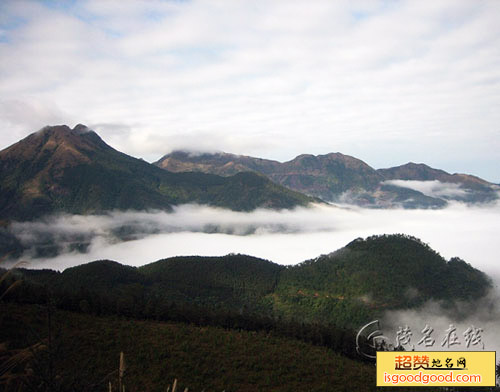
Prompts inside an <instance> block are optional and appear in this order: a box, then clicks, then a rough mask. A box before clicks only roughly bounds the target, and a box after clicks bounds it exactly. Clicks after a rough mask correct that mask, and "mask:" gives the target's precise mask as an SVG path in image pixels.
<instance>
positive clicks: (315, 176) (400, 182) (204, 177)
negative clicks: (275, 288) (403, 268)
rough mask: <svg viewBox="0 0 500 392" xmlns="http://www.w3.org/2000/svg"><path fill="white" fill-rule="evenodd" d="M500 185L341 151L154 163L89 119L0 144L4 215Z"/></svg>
mask: <svg viewBox="0 0 500 392" xmlns="http://www.w3.org/2000/svg"><path fill="white" fill-rule="evenodd" d="M161 169H166V170H161ZM499 191H500V186H498V185H495V184H491V183H489V182H487V181H484V180H482V179H480V178H477V177H474V176H470V175H466V174H449V173H446V172H444V171H442V170H437V169H433V168H430V167H428V166H426V165H423V164H414V163H408V164H406V165H403V166H399V167H394V168H389V169H380V170H375V169H373V168H372V167H370V166H369V165H367V164H366V163H365V162H363V161H361V160H359V159H356V158H353V157H350V156H347V155H343V154H340V153H331V154H327V155H318V156H314V155H299V156H298V157H296V158H295V159H293V160H291V161H288V162H284V163H280V162H277V161H272V160H266V159H260V158H253V157H248V156H238V155H233V154H226V153H218V154H191V153H188V152H182V151H177V152H173V153H171V154H168V155H165V156H164V157H163V158H161V159H160V160H159V161H158V162H156V163H154V164H150V163H147V162H145V161H143V160H140V159H136V158H133V157H131V156H128V155H126V154H123V153H121V152H119V151H117V150H115V149H113V148H112V147H110V146H109V145H107V144H106V143H105V142H104V141H103V140H102V139H101V138H100V137H99V136H98V135H97V134H96V133H95V132H94V131H92V130H90V129H89V128H87V127H86V126H84V125H81V124H79V125H77V126H76V127H75V128H73V129H70V128H69V127H67V126H66V125H60V126H48V127H45V128H43V129H41V130H40V131H38V132H35V133H33V134H31V135H29V136H28V137H26V138H24V139H23V140H21V141H19V142H17V143H16V144H14V145H12V146H10V147H8V148H6V149H5V150H3V151H0V221H2V220H3V221H10V220H32V219H35V218H37V217H40V216H43V215H47V214H52V213H59V212H65V213H76V214H90V213H103V212H105V211H109V210H115V209H116V210H128V209H130V210H148V209H161V210H170V209H171V208H172V206H174V205H180V204H185V203H198V204H207V205H211V206H218V207H223V208H229V209H232V210H239V211H250V210H253V209H255V208H258V207H263V208H274V209H282V208H293V207H296V206H305V205H307V204H308V203H311V202H321V201H322V200H325V201H328V202H336V203H346V204H356V205H361V206H368V207H379V208H385V207H404V208H440V207H444V206H445V205H446V204H447V202H448V201H450V200H459V201H464V202H468V203H480V202H488V201H492V200H495V199H497V198H498V193H499ZM0 223H1V222H0Z"/></svg>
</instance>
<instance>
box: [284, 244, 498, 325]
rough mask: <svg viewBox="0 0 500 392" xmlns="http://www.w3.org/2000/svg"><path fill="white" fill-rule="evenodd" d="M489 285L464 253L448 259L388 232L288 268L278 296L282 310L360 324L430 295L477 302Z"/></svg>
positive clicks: (429, 297)
mask: <svg viewBox="0 0 500 392" xmlns="http://www.w3.org/2000/svg"><path fill="white" fill-rule="evenodd" d="M490 287H491V282H490V280H489V278H488V277H487V276H486V275H485V274H484V273H482V272H481V271H479V270H477V269H475V268H473V267H472V266H470V265H469V264H467V263H466V262H464V261H463V260H461V259H459V258H453V259H451V260H449V261H446V260H445V259H444V258H443V257H442V256H440V255H439V254H438V253H436V252H435V251H434V250H432V249H431V248H430V247H429V246H428V245H426V244H424V243H422V242H421V241H420V240H418V239H416V238H414V237H410V236H405V235H383V236H373V237H369V238H367V239H366V240H363V239H357V240H354V241H352V242H351V243H349V244H348V245H347V246H345V247H344V248H342V249H340V250H338V251H336V252H334V253H331V254H329V255H324V256H320V257H318V258H316V259H314V260H308V261H305V262H303V263H301V264H299V265H296V266H292V267H288V268H286V269H285V270H283V271H282V273H281V274H280V279H279V283H278V286H277V288H276V290H275V295H274V300H275V309H276V310H277V311H278V313H279V312H281V313H283V314H287V315H290V316H292V315H293V316H295V317H302V318H303V319H305V320H312V319H316V320H323V321H329V322H335V323H337V324H339V325H355V324H356V323H361V322H363V320H367V317H369V316H370V315H371V316H375V315H380V314H381V312H383V311H384V310H387V309H402V308H403V309H404V308H411V307H416V306H419V305H422V304H423V303H424V302H425V301H428V300H430V299H434V300H441V301H444V302H445V303H452V302H454V301H459V300H464V301H474V300H476V299H478V298H481V297H482V296H484V295H485V294H486V293H487V291H488V290H489V288H490Z"/></svg>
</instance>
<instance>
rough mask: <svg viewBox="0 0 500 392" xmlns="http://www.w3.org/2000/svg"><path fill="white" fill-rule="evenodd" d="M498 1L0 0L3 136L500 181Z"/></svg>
mask: <svg viewBox="0 0 500 392" xmlns="http://www.w3.org/2000/svg"><path fill="white" fill-rule="evenodd" d="M499 18H500V2H498V1H494V0H493V1H460V0H447V1H441V0H437V1H432V2H428V1H364V0H360V1H355V2H352V1H334V2H332V1H321V0H318V1H313V2H311V1H288V0H287V1H271V2H269V1H236V2H235V1H229V0H227V1H154V0H151V1H131V0H130V1H111V0H110V1H102V0H94V1H71V2H51V1H39V2H35V1H31V2H24V1H17V0H16V1H9V0H4V1H2V2H0V58H1V59H2V61H1V62H0V129H1V132H0V148H4V147H7V146H8V145H10V144H12V143H14V142H16V141H17V140H18V139H20V138H22V137H24V136H26V135H28V134H29V133H31V132H33V131H35V130H37V129H39V128H41V127H43V126H45V125H47V124H60V123H67V124H68V125H71V126H73V125H75V124H77V123H84V124H87V125H89V126H91V127H93V128H94V129H95V130H96V131H97V132H98V133H99V134H100V135H101V136H102V137H103V138H104V139H105V140H106V141H107V142H108V143H109V144H111V145H112V146H113V147H115V148H117V149H119V150H121V151H124V152H126V153H128V154H131V155H134V156H137V157H143V158H145V159H146V160H149V161H154V160H157V159H159V158H160V157H161V156H162V155H164V154H166V153H168V152H170V151H171V150H173V149H177V148H188V149H192V150H208V151H227V152H233V153H239V154H248V155H254V156H260V157H265V158H271V159H277V160H281V161H283V160H289V159H292V158H293V157H294V156H296V155H298V154H300V153H312V154H323V153H328V152H336V151H339V152H342V153H345V154H349V155H353V156H356V157H358V158H360V159H363V160H364V161H365V162H367V163H368V164H370V165H372V166H374V167H375V168H380V167H388V166H394V165H399V164H403V163H406V162H408V161H413V162H425V163H427V164H429V165H431V166H434V167H438V168H442V169H444V170H447V171H450V172H468V173H472V174H476V175H479V176H482V177H484V178H486V179H488V180H491V181H494V182H500V174H499V173H498V167H500V153H499V151H500V132H499V131H500V129H499V124H500V121H499V120H500V111H499V110H498V107H499V103H500V24H499V23H498V20H500V19H499Z"/></svg>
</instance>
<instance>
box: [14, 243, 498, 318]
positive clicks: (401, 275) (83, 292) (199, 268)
mask: <svg viewBox="0 0 500 392" xmlns="http://www.w3.org/2000/svg"><path fill="white" fill-rule="evenodd" d="M21 274H23V275H24V277H25V279H27V280H28V281H32V282H35V283H37V284H39V285H49V286H50V287H51V289H52V290H55V291H60V295H59V296H60V297H61V298H63V300H62V302H64V303H66V304H67V306H68V307H69V309H73V308H78V307H79V302H80V301H81V300H86V301H87V302H89V304H88V305H89V306H90V307H91V308H93V307H94V308H96V309H97V311H98V312H101V309H105V310H104V312H105V313H106V312H109V311H112V310H113V309H122V310H123V311H124V312H125V313H126V314H144V308H145V307H147V308H148V309H149V310H148V312H149V313H148V314H152V313H154V311H153V310H152V309H157V308H162V307H163V308H164V307H165V306H171V305H172V304H177V305H180V306H186V305H188V306H191V305H193V306H201V307H204V308H207V309H211V310H217V309H218V310H220V309H225V310H228V311H232V312H243V313H247V314H255V313H258V314H260V315H264V316H266V317H271V318H277V317H282V318H283V319H285V320H296V321H298V322H307V323H323V324H330V323H333V324H336V325H338V326H341V327H349V328H355V327H356V326H358V325H359V324H360V323H363V322H367V321H369V320H371V319H372V318H373V317H375V316H380V315H381V314H382V313H383V312H384V311H386V310H388V309H407V308H415V307H418V306H420V305H422V304H424V303H425V302H426V301H428V300H431V299H432V300H438V301H443V302H444V303H445V304H448V305H451V304H452V303H453V302H454V301H472V302H473V301H475V300H477V299H479V298H481V297H482V296H484V295H485V294H486V293H487V291H488V290H489V288H490V287H491V283H490V280H489V278H488V277H487V276H486V275H485V274H484V273H482V272H480V271H478V270H477V269H475V268H473V267H471V266H470V265H469V264H467V263H466V262H464V261H462V260H460V259H458V258H453V259H451V260H449V261H446V260H445V259H444V258H443V257H441V256H440V255H439V254H438V253H436V252H435V251H433V250H432V249H431V248H430V247H429V246H427V245H426V244H424V243H422V242H421V241H419V240H418V239H416V238H413V237H409V236H405V235H386V236H374V237H370V238H367V239H366V240H362V239H357V240H355V241H352V242H351V243H350V244H348V245H347V246H345V247H344V248H342V249H339V250H338V251H336V252H334V253H331V254H329V255H324V256H320V257H318V258H316V259H314V260H308V261H305V262H303V263H301V264H299V265H296V266H288V267H284V266H281V265H278V264H274V263H272V262H270V261H266V260H262V259H258V258H254V257H251V256H245V255H227V256H223V257H194V256H193V257H175V258H170V259H165V260H160V261H158V262H156V263H152V264H148V265H145V266H143V267H140V268H135V267H130V266H124V265H121V264H119V263H116V262H111V261H106V260H102V261H97V262H93V263H89V264H85V265H81V266H78V267H73V268H70V269H67V270H66V271H64V272H62V273H48V272H45V273H41V272H39V273H34V272H33V271H26V272H24V273H23V272H22V271H21ZM85 306H87V305H85ZM151 312H152V313H151ZM146 313H147V312H146Z"/></svg>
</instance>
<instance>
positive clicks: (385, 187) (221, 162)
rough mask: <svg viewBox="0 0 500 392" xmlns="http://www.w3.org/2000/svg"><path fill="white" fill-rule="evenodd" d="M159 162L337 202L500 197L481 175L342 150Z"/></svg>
mask: <svg viewBox="0 0 500 392" xmlns="http://www.w3.org/2000/svg"><path fill="white" fill-rule="evenodd" d="M153 164H155V165H157V166H158V167H161V168H163V169H165V170H169V171H173V172H187V171H200V172H204V173H215V174H218V175H222V176H224V175H230V174H234V173H236V172H239V171H256V172H259V173H262V174H264V175H266V176H267V177H268V178H270V179H271V180H272V181H274V182H275V183H277V184H280V185H283V186H286V187H288V188H289V189H292V190H295V191H298V192H301V193H305V194H307V195H310V196H314V197H319V198H321V199H323V200H326V201H329V202H335V203H347V204H357V205H361V206H366V207H378V208H380V207H381V208H385V207H404V208H441V207H444V206H446V205H447V203H448V201H450V200H458V201H464V202H469V203H475V202H488V201H492V200H496V199H497V198H498V195H497V192H498V190H500V188H498V186H497V185H496V184H493V183H490V182H488V181H485V180H483V179H481V178H479V177H476V176H472V175H468V174H463V173H455V174H449V173H447V172H445V171H444V170H439V169H434V168H431V167H430V166H427V165H425V164H415V163H412V162H410V163H407V164H404V165H401V166H396V167H392V168H386V169H374V168H373V167H371V166H370V165H368V164H367V163H365V162H363V161H362V160H360V159H358V158H355V157H352V156H349V155H345V154H342V153H339V152H336V153H329V154H323V155H312V154H301V155H298V156H297V157H295V158H294V159H291V160H289V161H285V162H278V161H274V160H267V159H262V158H254V157H250V156H245V155H235V154H229V153H221V152H219V153H196V154H192V153H189V152H187V151H174V152H172V153H170V154H167V155H164V156H163V157H162V158H160V160H158V161H157V162H154V163H153ZM395 180H401V181H439V182H442V183H444V184H448V183H450V184H454V185H455V186H456V187H458V188H460V189H459V190H460V191H461V192H458V191H456V192H454V194H453V195H445V196H443V195H442V194H439V195H436V194H433V193H429V194H428V193H425V192H422V191H421V190H420V189H416V188H412V185H414V184H411V183H404V182H403V183H402V182H401V181H399V182H394V181H395Z"/></svg>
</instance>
